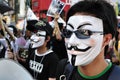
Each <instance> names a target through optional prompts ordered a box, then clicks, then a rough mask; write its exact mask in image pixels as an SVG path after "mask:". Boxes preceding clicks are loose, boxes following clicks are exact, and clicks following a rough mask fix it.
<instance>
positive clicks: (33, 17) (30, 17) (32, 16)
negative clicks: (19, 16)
mask: <svg viewBox="0 0 120 80" xmlns="http://www.w3.org/2000/svg"><path fill="white" fill-rule="evenodd" d="M26 18H27V20H38V18H37V17H36V15H35V14H34V13H33V11H32V10H31V8H30V7H28V11H27V16H26Z"/></svg>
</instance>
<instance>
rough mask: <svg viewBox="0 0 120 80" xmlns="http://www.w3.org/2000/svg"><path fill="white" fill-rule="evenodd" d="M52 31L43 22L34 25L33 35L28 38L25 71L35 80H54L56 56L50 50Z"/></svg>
mask: <svg viewBox="0 0 120 80" xmlns="http://www.w3.org/2000/svg"><path fill="white" fill-rule="evenodd" d="M52 31H53V29H52V28H51V26H50V25H49V24H48V23H47V22H45V21H42V20H40V21H38V22H37V23H36V24H35V31H34V34H33V35H32V36H31V38H30V43H31V44H30V45H31V47H30V48H31V49H29V51H30V52H29V53H28V54H29V56H28V59H27V60H26V64H27V69H28V71H29V72H30V73H31V74H32V76H33V77H34V79H35V80H55V78H56V74H55V73H56V68H57V64H58V57H57V55H56V54H55V53H54V52H53V51H52V50H51V44H50V41H51V36H52Z"/></svg>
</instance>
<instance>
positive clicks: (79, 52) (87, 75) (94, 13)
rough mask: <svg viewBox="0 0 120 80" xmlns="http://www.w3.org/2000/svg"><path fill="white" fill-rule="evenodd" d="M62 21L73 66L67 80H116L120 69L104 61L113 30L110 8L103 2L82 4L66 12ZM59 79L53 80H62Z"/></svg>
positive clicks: (94, 0) (85, 0) (87, 0)
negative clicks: (65, 24)
mask: <svg viewBox="0 0 120 80" xmlns="http://www.w3.org/2000/svg"><path fill="white" fill-rule="evenodd" d="M66 21H67V26H66V28H65V29H64V31H63V34H64V36H65V42H66V47H67V53H68V58H69V62H70V64H72V65H73V66H75V68H74V69H73V71H72V74H71V75H70V77H69V79H67V80H120V77H119V75H118V74H120V67H118V66H116V65H113V64H112V63H111V62H110V61H107V60H105V58H104V53H105V52H104V50H105V46H107V45H108V44H109V42H110V40H111V39H112V38H113V37H114V34H115V30H116V27H117V18H116V15H115V11H114V8H113V6H112V5H111V4H109V3H108V2H107V1H105V0H83V1H80V2H78V3H76V4H75V5H73V6H72V7H71V8H70V9H69V11H68V13H67V19H66ZM62 76H63V75H62ZM62 76H59V77H58V78H57V80H66V79H65V78H64V79H63V77H62ZM61 77H62V78H61ZM65 77H66V76H65ZM113 77H114V78H113Z"/></svg>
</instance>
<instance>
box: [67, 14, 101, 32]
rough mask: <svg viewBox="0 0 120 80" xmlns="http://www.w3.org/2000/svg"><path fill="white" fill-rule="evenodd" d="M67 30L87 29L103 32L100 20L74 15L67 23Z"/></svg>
mask: <svg viewBox="0 0 120 80" xmlns="http://www.w3.org/2000/svg"><path fill="white" fill-rule="evenodd" d="M67 29H69V30H77V29H88V30H91V31H103V21H102V19H99V18H96V17H93V16H86V15H75V16H71V17H70V18H69V20H68V22H67Z"/></svg>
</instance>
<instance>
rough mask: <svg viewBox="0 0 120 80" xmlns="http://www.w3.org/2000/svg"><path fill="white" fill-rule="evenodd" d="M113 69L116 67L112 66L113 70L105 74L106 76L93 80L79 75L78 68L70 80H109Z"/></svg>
mask: <svg viewBox="0 0 120 80" xmlns="http://www.w3.org/2000/svg"><path fill="white" fill-rule="evenodd" d="M113 67H114V65H112V66H111V68H110V69H109V70H108V71H107V72H105V74H103V75H101V76H100V77H98V78H93V79H89V78H84V77H82V76H81V75H80V74H79V72H78V70H77V68H74V70H73V73H72V74H71V77H70V80H108V77H109V75H110V73H111V71H112V69H113Z"/></svg>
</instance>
